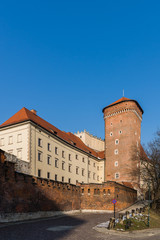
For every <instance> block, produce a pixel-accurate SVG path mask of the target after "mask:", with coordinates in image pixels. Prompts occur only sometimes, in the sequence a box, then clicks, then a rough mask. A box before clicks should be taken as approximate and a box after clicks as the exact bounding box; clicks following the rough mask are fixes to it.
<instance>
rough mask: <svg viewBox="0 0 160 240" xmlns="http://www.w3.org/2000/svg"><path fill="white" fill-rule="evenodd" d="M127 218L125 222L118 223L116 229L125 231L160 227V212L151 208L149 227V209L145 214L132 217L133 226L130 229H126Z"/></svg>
mask: <svg viewBox="0 0 160 240" xmlns="http://www.w3.org/2000/svg"><path fill="white" fill-rule="evenodd" d="M125 225H126V220H124V222H123V224H120V223H117V224H116V227H115V230H121V231H122V230H123V231H125V230H126V231H134V230H143V229H148V228H160V212H159V213H158V212H155V211H153V210H150V221H149V225H150V226H149V227H148V211H147V210H146V212H145V213H144V214H143V216H140V215H137V216H135V217H134V218H131V226H130V227H129V229H125Z"/></svg>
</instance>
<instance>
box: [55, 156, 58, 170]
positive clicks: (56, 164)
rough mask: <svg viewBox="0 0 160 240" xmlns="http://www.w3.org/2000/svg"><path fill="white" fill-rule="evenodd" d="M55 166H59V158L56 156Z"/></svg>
mask: <svg viewBox="0 0 160 240" xmlns="http://www.w3.org/2000/svg"><path fill="white" fill-rule="evenodd" d="M55 167H56V168H58V159H57V158H55Z"/></svg>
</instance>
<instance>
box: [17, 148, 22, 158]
mask: <svg viewBox="0 0 160 240" xmlns="http://www.w3.org/2000/svg"><path fill="white" fill-rule="evenodd" d="M17 158H19V159H22V149H18V150H17Z"/></svg>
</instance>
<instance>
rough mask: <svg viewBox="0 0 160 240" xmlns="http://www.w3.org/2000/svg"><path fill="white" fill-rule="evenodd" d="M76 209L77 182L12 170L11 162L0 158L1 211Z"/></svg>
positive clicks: (78, 204)
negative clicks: (37, 176)
mask: <svg viewBox="0 0 160 240" xmlns="http://www.w3.org/2000/svg"><path fill="white" fill-rule="evenodd" d="M0 156H1V155H0ZM78 209H80V187H79V186H75V185H70V184H67V183H60V182H55V181H51V180H47V179H41V178H36V177H32V176H30V175H26V174H23V173H18V172H15V170H14V163H11V162H7V161H3V159H2V158H1V159H0V213H27V212H38V211H70V210H78Z"/></svg>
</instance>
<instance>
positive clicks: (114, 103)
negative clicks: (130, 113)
mask: <svg viewBox="0 0 160 240" xmlns="http://www.w3.org/2000/svg"><path fill="white" fill-rule="evenodd" d="M131 101H132V102H135V103H136V105H137V106H138V108H139V109H140V110H141V112H142V114H143V112H144V111H143V109H142V108H141V106H140V105H139V103H138V102H137V101H136V100H132V99H130V98H126V97H122V98H120V99H118V100H117V101H115V102H113V103H111V104H110V105H108V106H106V107H104V108H103V110H102V112H104V110H105V109H106V108H109V107H112V106H114V105H116V104H119V103H122V102H131Z"/></svg>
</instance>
